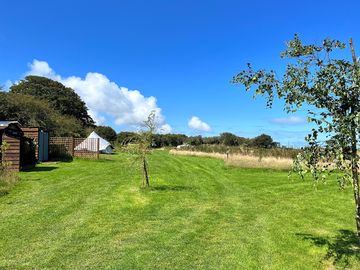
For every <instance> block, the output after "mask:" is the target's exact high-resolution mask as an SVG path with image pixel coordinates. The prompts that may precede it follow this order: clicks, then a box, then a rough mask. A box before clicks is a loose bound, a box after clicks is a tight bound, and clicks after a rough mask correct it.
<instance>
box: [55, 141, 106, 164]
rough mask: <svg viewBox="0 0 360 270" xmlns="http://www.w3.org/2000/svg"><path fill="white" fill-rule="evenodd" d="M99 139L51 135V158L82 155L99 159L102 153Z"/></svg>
mask: <svg viewBox="0 0 360 270" xmlns="http://www.w3.org/2000/svg"><path fill="white" fill-rule="evenodd" d="M99 148H100V145H99V139H95V138H73V137H50V139H49V152H50V158H51V159H57V158H60V159H63V158H66V157H80V158H91V159H98V158H99V153H100V149H99Z"/></svg>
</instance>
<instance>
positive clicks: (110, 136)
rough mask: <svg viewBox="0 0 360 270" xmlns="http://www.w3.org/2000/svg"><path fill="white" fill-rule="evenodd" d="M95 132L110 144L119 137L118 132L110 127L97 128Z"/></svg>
mask: <svg viewBox="0 0 360 270" xmlns="http://www.w3.org/2000/svg"><path fill="white" fill-rule="evenodd" d="M95 132H96V133H97V134H99V135H100V136H101V137H103V138H104V139H106V140H108V141H109V142H115V141H116V138H117V135H116V131H115V130H114V129H113V128H112V127H109V126H97V127H96V128H95Z"/></svg>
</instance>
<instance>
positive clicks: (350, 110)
mask: <svg viewBox="0 0 360 270" xmlns="http://www.w3.org/2000/svg"><path fill="white" fill-rule="evenodd" d="M349 45H350V53H349V57H345V58H339V57H338V56H339V55H340V54H339V53H337V54H336V55H335V56H334V53H333V51H334V50H336V49H344V48H346V44H345V43H343V42H340V41H338V40H332V39H330V38H326V39H324V40H323V42H322V44H320V45H316V44H310V45H305V44H303V42H302V41H301V40H300V38H299V37H298V35H295V37H294V39H293V40H291V41H290V42H288V43H287V49H286V50H285V51H284V52H283V53H282V54H281V56H282V58H287V59H289V62H288V63H287V65H286V69H285V72H284V74H283V76H282V77H281V78H279V76H277V75H276V73H275V71H273V70H270V71H266V70H253V69H252V67H251V65H250V64H248V68H247V69H245V70H242V71H241V72H240V73H239V74H237V75H236V76H234V77H233V80H232V82H233V83H235V84H241V85H244V86H245V88H246V90H250V89H252V88H255V89H254V91H255V96H256V95H265V96H266V97H267V106H268V107H271V106H272V104H273V100H274V98H275V97H276V96H277V97H278V98H280V99H283V100H284V101H285V110H286V111H287V112H295V111H297V110H298V109H299V108H301V107H302V106H303V105H304V104H306V105H307V107H309V109H308V119H309V121H310V122H312V123H314V124H315V126H316V127H315V128H313V129H312V132H311V134H309V135H308V136H307V137H306V140H307V141H308V144H309V145H308V147H306V148H305V150H304V152H302V153H301V154H300V155H298V157H297V159H296V160H295V162H294V170H295V171H296V172H298V173H299V174H300V175H301V176H302V177H303V176H304V174H305V173H307V172H310V173H311V174H312V176H313V177H314V179H315V180H316V181H321V180H322V179H326V176H327V174H328V173H331V172H332V171H333V170H335V169H336V170H337V172H339V174H340V175H339V182H340V184H341V186H342V187H343V186H344V185H345V184H346V183H347V182H350V183H352V186H353V193H354V199H355V220H356V227H357V234H358V236H359V238H360V197H359V166H358V162H359V155H358V152H357V148H358V142H359V131H360V72H359V63H358V60H357V58H356V56H355V50H354V47H353V44H352V40H351V39H350V42H349ZM350 55H351V57H350ZM349 59H352V60H349ZM319 134H322V136H323V137H324V138H325V139H324V140H322V139H321V137H319Z"/></svg>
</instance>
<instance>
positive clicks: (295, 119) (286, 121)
mask: <svg viewBox="0 0 360 270" xmlns="http://www.w3.org/2000/svg"><path fill="white" fill-rule="evenodd" d="M271 122H272V123H274V124H282V125H300V124H304V123H306V119H305V118H303V117H299V116H289V117H280V118H273V119H271Z"/></svg>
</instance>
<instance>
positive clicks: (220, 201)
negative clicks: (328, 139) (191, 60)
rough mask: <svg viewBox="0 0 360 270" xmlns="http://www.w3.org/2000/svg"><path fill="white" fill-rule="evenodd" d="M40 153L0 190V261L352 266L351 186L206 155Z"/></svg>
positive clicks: (90, 265)
mask: <svg viewBox="0 0 360 270" xmlns="http://www.w3.org/2000/svg"><path fill="white" fill-rule="evenodd" d="M150 175H151V181H152V182H151V184H152V187H151V188H149V189H143V188H141V177H140V175H139V172H137V171H136V170H135V169H134V168H132V167H131V168H129V167H128V162H126V158H125V157H124V156H122V155H119V154H118V155H113V156H107V157H102V160H100V161H94V160H93V161H91V160H75V161H73V162H71V163H58V164H43V165H39V166H38V167H37V168H36V169H35V170H33V171H30V172H22V173H21V181H20V182H19V184H18V185H17V186H16V187H15V188H14V189H13V190H11V192H10V193H9V194H8V195H5V196H1V197H0V269H334V268H348V269H360V255H359V254H360V249H359V245H358V244H357V240H356V237H355V233H354V232H355V222H354V210H353V209H354V206H353V204H354V203H353V197H352V193H351V189H350V188H349V189H348V190H345V191H339V188H338V186H337V183H336V181H335V180H334V181H329V182H328V184H327V185H320V186H318V187H317V189H315V188H314V187H313V185H312V182H311V181H310V180H309V181H305V182H302V181H300V180H298V179H296V178H295V179H294V180H289V179H288V178H287V172H279V171H270V170H259V169H257V170H255V169H238V168H229V167H225V166H224V164H223V162H222V161H220V160H216V159H211V158H200V157H187V156H172V155H169V154H168V153H167V152H166V151H156V152H154V154H153V155H152V156H151V158H150Z"/></svg>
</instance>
